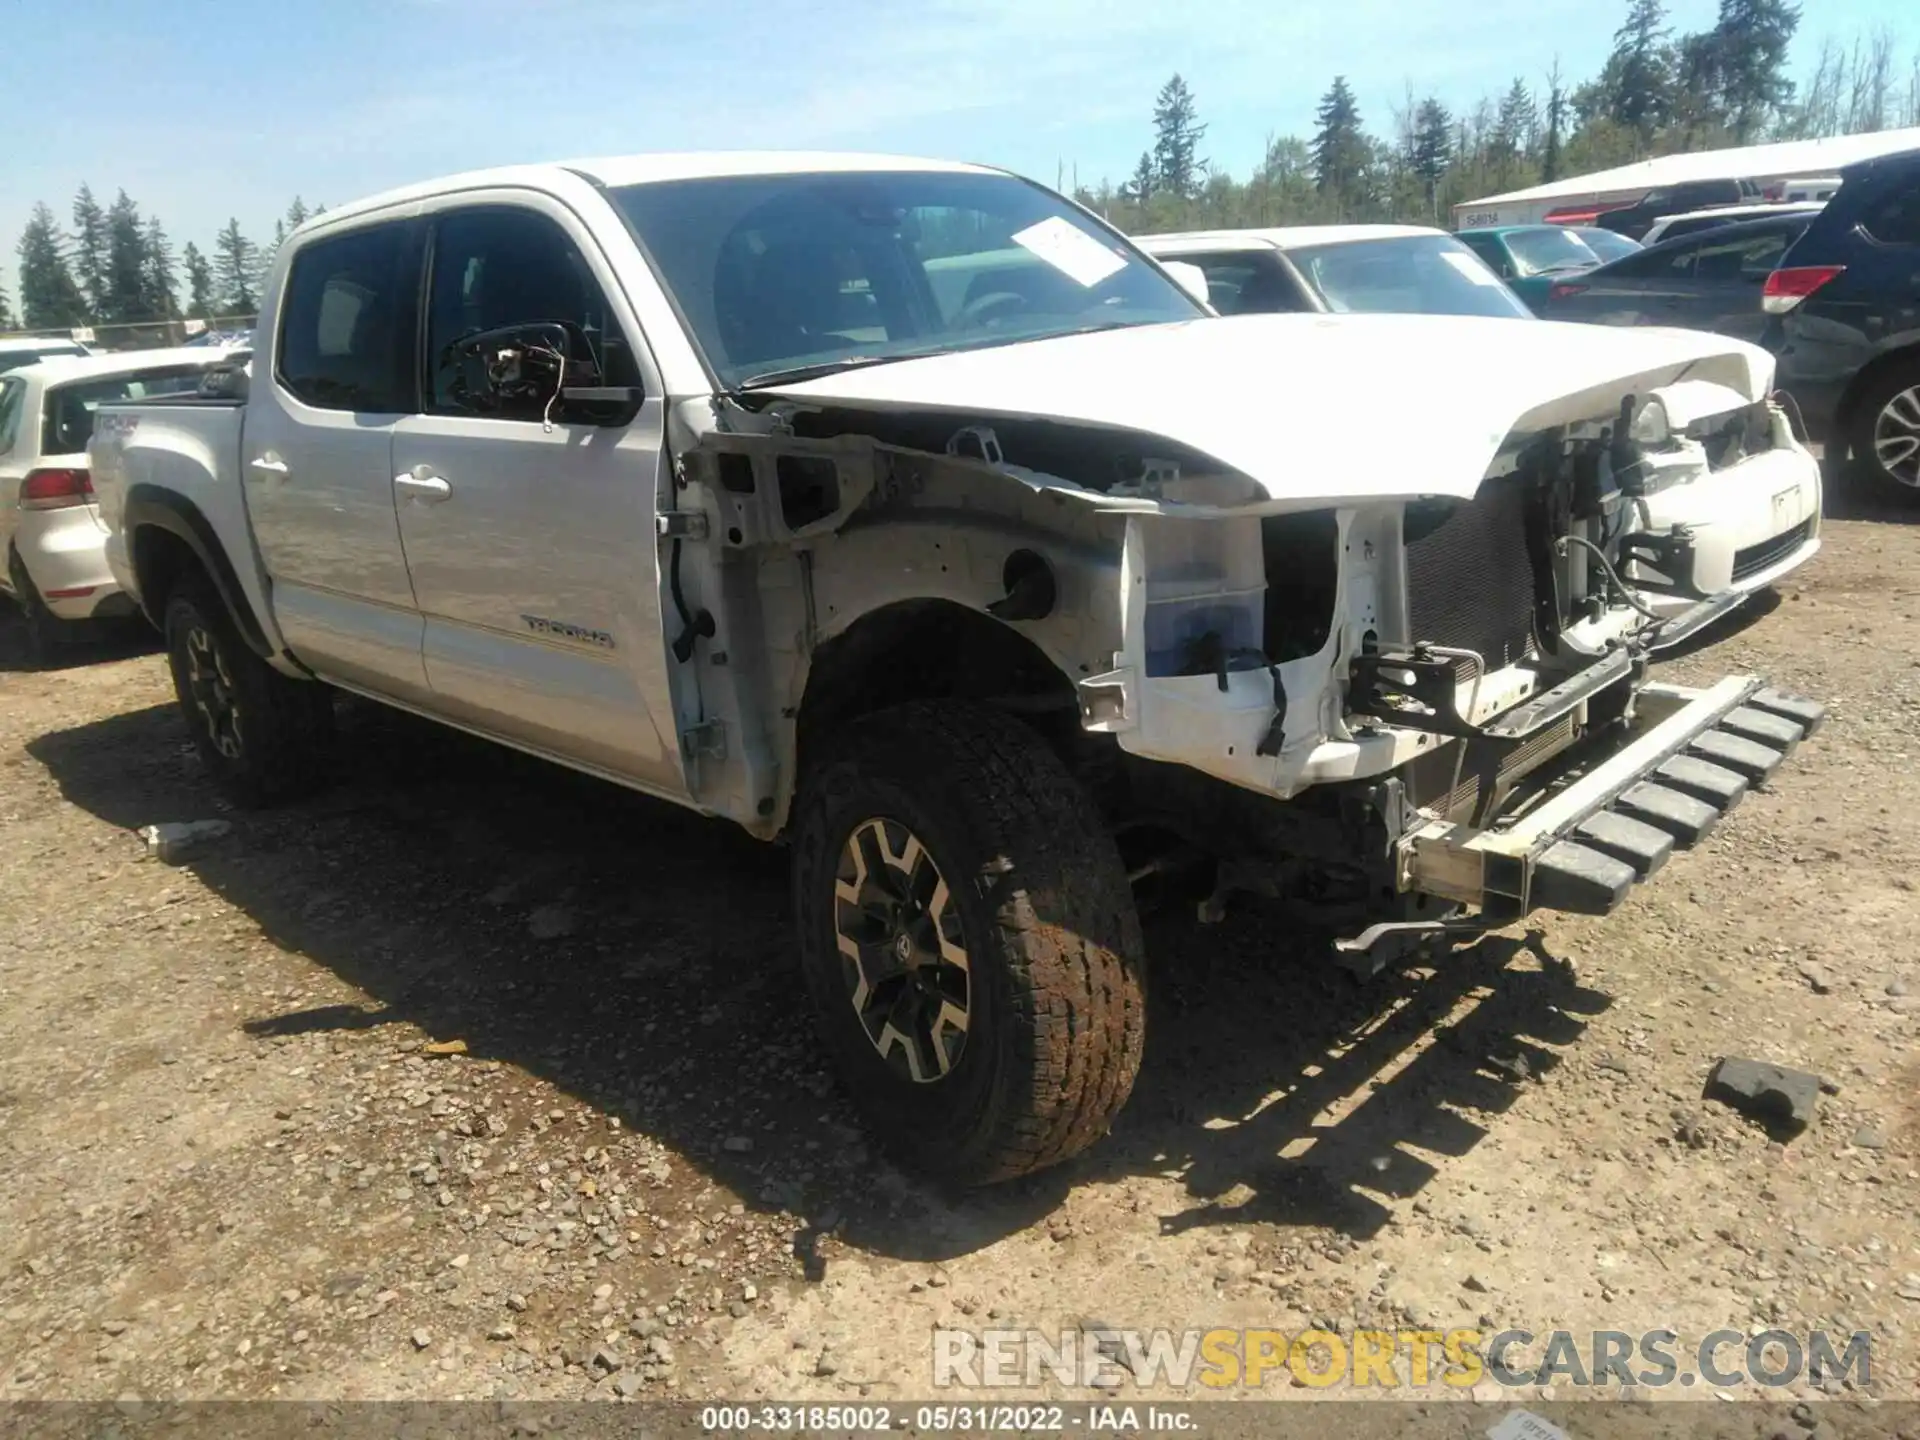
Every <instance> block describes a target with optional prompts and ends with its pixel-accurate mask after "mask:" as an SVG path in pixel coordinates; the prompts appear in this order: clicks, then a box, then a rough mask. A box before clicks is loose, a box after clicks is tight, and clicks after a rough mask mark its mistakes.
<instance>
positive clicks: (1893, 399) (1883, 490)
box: [1849, 363, 1920, 505]
mask: <svg viewBox="0 0 1920 1440" xmlns="http://www.w3.org/2000/svg"><path fill="white" fill-rule="evenodd" d="M1849 446H1850V448H1851V449H1852V451H1853V461H1854V464H1855V465H1856V466H1857V467H1859V471H1860V473H1861V475H1863V476H1864V477H1866V478H1867V479H1868V480H1870V481H1871V482H1872V483H1873V486H1874V488H1875V489H1876V490H1877V491H1878V492H1879V494H1880V496H1881V498H1883V499H1893V498H1896V497H1897V498H1899V499H1901V500H1904V501H1906V502H1907V503H1908V504H1910V505H1920V363H1909V364H1905V365H1895V366H1894V367H1893V368H1892V369H1890V370H1888V371H1886V372H1885V373H1884V374H1882V375H1881V376H1879V377H1878V379H1876V380H1874V381H1873V382H1872V383H1871V384H1870V385H1869V386H1868V387H1867V389H1866V391H1865V393H1864V394H1862V395H1861V396H1860V398H1859V401H1858V402H1857V403H1856V404H1855V405H1854V407H1853V421H1852V434H1851V435H1850V436H1849Z"/></svg>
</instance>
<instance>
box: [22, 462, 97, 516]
mask: <svg viewBox="0 0 1920 1440" xmlns="http://www.w3.org/2000/svg"><path fill="white" fill-rule="evenodd" d="M92 499H93V476H92V475H91V474H89V473H88V472H87V471H85V470H32V471H29V472H28V473H27V478H26V479H24V480H22V481H21V482H20V508H21V509H22V510H64V509H66V508H67V507H68V506H69V505H85V504H88V503H90V502H91V501H92Z"/></svg>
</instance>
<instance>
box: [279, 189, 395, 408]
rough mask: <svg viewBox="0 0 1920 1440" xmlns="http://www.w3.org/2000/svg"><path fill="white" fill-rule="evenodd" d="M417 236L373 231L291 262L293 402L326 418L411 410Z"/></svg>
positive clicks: (289, 374) (287, 335) (311, 248)
mask: <svg viewBox="0 0 1920 1440" xmlns="http://www.w3.org/2000/svg"><path fill="white" fill-rule="evenodd" d="M414 233H415V232H414V227H413V226H412V225H411V224H408V223H404V222H402V223H395V224H391V225H375V226H372V227H370V228H368V229H365V230H356V231H354V232H353V233H351V234H348V235H341V236H338V237H335V238H333V239H329V240H320V241H317V242H315V243H314V244H311V245H307V246H304V247H302V249H301V251H300V253H299V254H298V255H296V256H294V257H293V273H292V274H291V275H290V276H289V277H288V279H287V289H286V296H285V299H284V300H283V301H282V302H281V320H280V363H279V370H278V374H279V378H280V383H281V384H282V385H284V386H285V387H286V388H287V389H288V390H290V391H292V392H293V394H294V395H295V396H296V397H298V398H299V399H301V400H303V401H305V402H306V403H307V404H309V405H312V406H316V407H318V408H319V409H322V410H353V411H360V412H363V413H374V414H387V415H393V414H407V413H411V412H412V411H413V409H414V408H415V406H414V385H413V363H412V357H413V329H414V326H413V313H414V290H415V284H414V281H415V267H414Z"/></svg>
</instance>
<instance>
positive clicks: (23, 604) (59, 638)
mask: <svg viewBox="0 0 1920 1440" xmlns="http://www.w3.org/2000/svg"><path fill="white" fill-rule="evenodd" d="M7 581H8V583H9V584H11V585H12V586H13V598H14V602H15V603H16V604H18V605H19V607H20V616H21V619H22V620H24V621H25V622H26V630H27V654H28V655H30V656H31V657H32V658H33V660H34V662H35V663H36V664H44V663H45V662H47V661H50V660H53V659H56V658H57V657H58V656H59V654H60V652H61V651H63V650H65V649H66V648H67V647H68V646H69V645H71V644H73V643H74V642H75V641H76V640H78V639H79V638H80V637H81V634H82V632H83V630H84V627H83V626H82V625H80V624H78V623H76V622H75V621H72V620H62V619H61V618H60V617H59V616H58V615H55V614H54V613H53V612H52V611H51V610H49V609H47V602H46V601H45V600H43V599H41V598H40V590H39V587H38V586H36V585H35V584H34V583H33V576H31V575H29V574H28V573H27V562H26V561H24V560H22V559H21V558H20V552H19V551H18V550H12V549H10V550H8V551H7Z"/></svg>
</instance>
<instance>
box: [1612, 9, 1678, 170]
mask: <svg viewBox="0 0 1920 1440" xmlns="http://www.w3.org/2000/svg"><path fill="white" fill-rule="evenodd" d="M1666 20H1667V9H1666V6H1665V4H1663V3H1662V0H1628V3H1627V18H1626V20H1625V21H1624V22H1622V24H1621V26H1620V28H1619V29H1618V30H1616V31H1615V32H1614V35H1613V53H1612V54H1611V55H1610V56H1608V57H1607V66H1606V69H1605V70H1604V71H1603V72H1602V74H1601V84H1602V86H1603V87H1604V88H1605V90H1606V93H1607V111H1608V114H1609V115H1610V116H1611V117H1612V118H1613V120H1614V121H1615V122H1616V123H1618V124H1621V125H1624V126H1627V127H1628V128H1629V129H1632V130H1637V131H1638V132H1640V135H1641V136H1642V138H1643V139H1646V138H1649V137H1651V135H1652V133H1653V131H1654V130H1655V128H1657V127H1658V126H1659V125H1660V124H1661V122H1662V121H1664V120H1665V119H1666V116H1667V110H1668V108H1669V105H1670V102H1671V99H1672V85H1673V75H1672V67H1671V65H1670V63H1669V58H1668V49H1667V35H1668V31H1667V24H1666Z"/></svg>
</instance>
